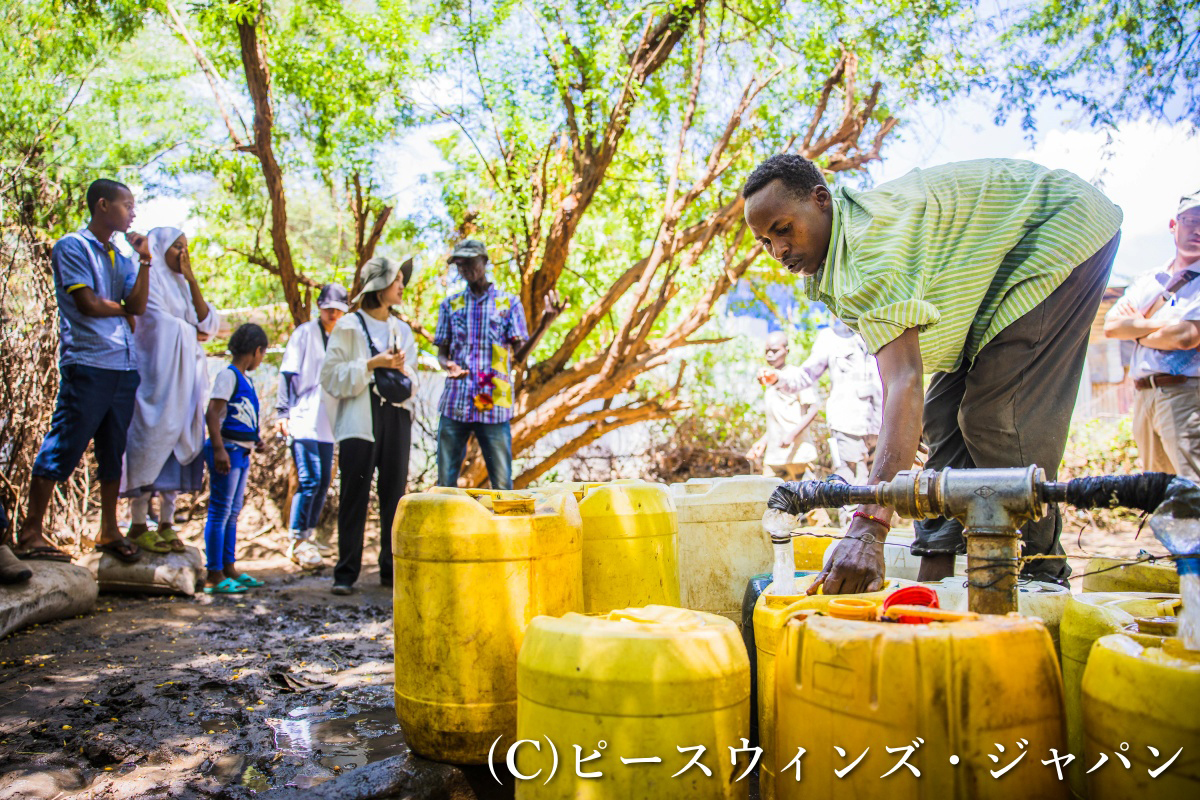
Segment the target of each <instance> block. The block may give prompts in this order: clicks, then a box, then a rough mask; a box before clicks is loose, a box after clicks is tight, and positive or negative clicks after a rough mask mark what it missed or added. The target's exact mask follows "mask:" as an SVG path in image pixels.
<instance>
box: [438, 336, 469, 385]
mask: <svg viewBox="0 0 1200 800" xmlns="http://www.w3.org/2000/svg"><path fill="white" fill-rule="evenodd" d="M437 358H438V364H439V365H441V367H442V369H444V370H446V377H447V378H449V379H451V380H454V379H457V378H462V377H465V376H466V374H467V371H466V370H465V369H463V368H462V367H461V366H459V365H458V364H455V363H454V362H453V361H451V360H450V345H448V344H439V345H438V356H437Z"/></svg>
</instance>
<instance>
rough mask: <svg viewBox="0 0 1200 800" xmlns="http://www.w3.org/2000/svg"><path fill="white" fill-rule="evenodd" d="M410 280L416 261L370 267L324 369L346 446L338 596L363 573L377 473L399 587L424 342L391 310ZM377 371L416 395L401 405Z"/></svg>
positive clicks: (387, 547)
mask: <svg viewBox="0 0 1200 800" xmlns="http://www.w3.org/2000/svg"><path fill="white" fill-rule="evenodd" d="M411 277H412V259H411V258H410V259H408V260H406V261H404V262H403V263H401V262H398V261H394V260H392V259H389V258H383V257H379V256H376V257H375V258H372V259H371V260H370V261H368V262H367V263H366V264H364V265H363V285H362V286H363V288H362V291H361V292H360V293H359V294H358V296H357V297H355V298H354V300H353V301H352V302H354V303H360V304H361V308H360V309H359V310H358V311H354V312H351V313H349V314H347V315H346V316H344V317H342V318H341V319H340V320H338V323H337V325H336V326H335V327H334V329H333V333H332V334H330V336H329V345H328V347H327V348H326V351H325V363H324V364H323V365H322V366H321V386H323V387H324V389H325V391H326V392H328V393H329V394H330V395H331V396H332V397H333V398H334V399H335V400H336V401H337V403H336V410H335V412H334V422H333V438H334V439H336V440H337V442H338V448H339V450H338V463H339V475H340V477H341V493H340V495H339V500H338V561H337V566H336V567H334V570H333V593H334V594H350V592H351V591H353V586H354V582H355V581H356V580H358V576H359V572H360V571H361V570H362V551H363V534H364V529H365V528H366V523H367V505H368V503H369V502H370V499H371V476H372V474H374V473H376V472H377V475H376V481H375V491H376V495H377V496H378V498H379V518H380V522H381V525H380V537H379V539H380V548H379V579H380V582H381V583H382V584H383V585H384V586H391V585H392V537H391V530H392V519H393V518H394V517H395V514H396V506H397V504H399V502H400V498H401V497H402V496H403V495H404V490H405V487H406V485H407V483H408V457H409V451H410V449H411V446H412V411H411V406H412V403H413V402H414V400H415V397H416V393H417V343H416V340H415V339H414V338H413V333H412V329H411V328H409V327H408V325H407V324H405V323H404V322H401V321H400V320H399V319H397V318H396V317H394V316H392V315H391V313H390V309H391V308H392V306H395V305H398V304H399V303H400V300H401V298H403V296H404V287H405V286H407V285H408V281H409V278H411ZM368 335H369V336H370V341H368V339H367V336H368ZM372 353H374V355H373V354H372ZM378 369H395V370H399V371H400V372H402V373H404V374H405V375H407V376H408V378H409V380H410V381H411V382H412V397H410V398H409V399H408V400H405V401H404V402H402V403H399V404H395V403H392V402H389V401H388V400H386V399H384V397H383V396H382V395H381V394H380V392H379V390H378V389H377V387H376V386H375V382H376V372H375V371H376V370H378Z"/></svg>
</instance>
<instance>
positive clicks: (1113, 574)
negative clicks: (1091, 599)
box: [1083, 556, 1179, 594]
mask: <svg viewBox="0 0 1200 800" xmlns="http://www.w3.org/2000/svg"><path fill="white" fill-rule="evenodd" d="M1083 590H1084V591H1085V592H1162V593H1167V594H1179V573H1178V572H1177V571H1176V570H1175V565H1174V564H1171V563H1170V562H1167V563H1164V564H1151V563H1149V562H1147V563H1145V564H1129V563H1126V561H1125V559H1119V558H1104V557H1102V556H1098V557H1096V558H1093V559H1091V560H1090V561H1088V563H1087V567H1086V568H1085V569H1084V572H1083Z"/></svg>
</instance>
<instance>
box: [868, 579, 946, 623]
mask: <svg viewBox="0 0 1200 800" xmlns="http://www.w3.org/2000/svg"><path fill="white" fill-rule="evenodd" d="M892 606H924V607H926V608H941V607H942V605H941V602H940V601H939V600H938V595H937V592H935V591H934V590H933V589H930V588H929V587H928V586H905V587H904V588H902V589H897V590H896V591H894V592H892V593H891V594H889V595H888V596H887V597H886V598H885V599H884V601H883V611H884V612H885V615H886V612H887V610H888V609H890V608H891V607H892ZM886 616H891V615H886ZM895 619H896V621H897V622H901V623H904V624H905V625H922V624H924V623H926V622H928V621H929V618H928V617H926V616H924V615H903V616H898V617H895Z"/></svg>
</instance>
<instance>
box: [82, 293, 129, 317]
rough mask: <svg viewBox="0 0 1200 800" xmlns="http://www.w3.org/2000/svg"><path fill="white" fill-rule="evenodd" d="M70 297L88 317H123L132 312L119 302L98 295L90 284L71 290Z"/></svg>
mask: <svg viewBox="0 0 1200 800" xmlns="http://www.w3.org/2000/svg"><path fill="white" fill-rule="evenodd" d="M71 298H72V299H73V300H74V301H75V307H76V308H78V309H79V310H80V311H81V312H83V313H84V314H86V315H87V316H89V317H123V316H125V315H126V314H127V313H132V312H127V311H126V309H125V306H123V305H121V304H120V303H117V302H114V301H112V300H105V299H104V298H103V297H100V296H99V295H97V294H96V293H95V292H93V291H92V288H91V287H90V286H80V287H79V288H78V289H76V290H75V291H73V292H71Z"/></svg>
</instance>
